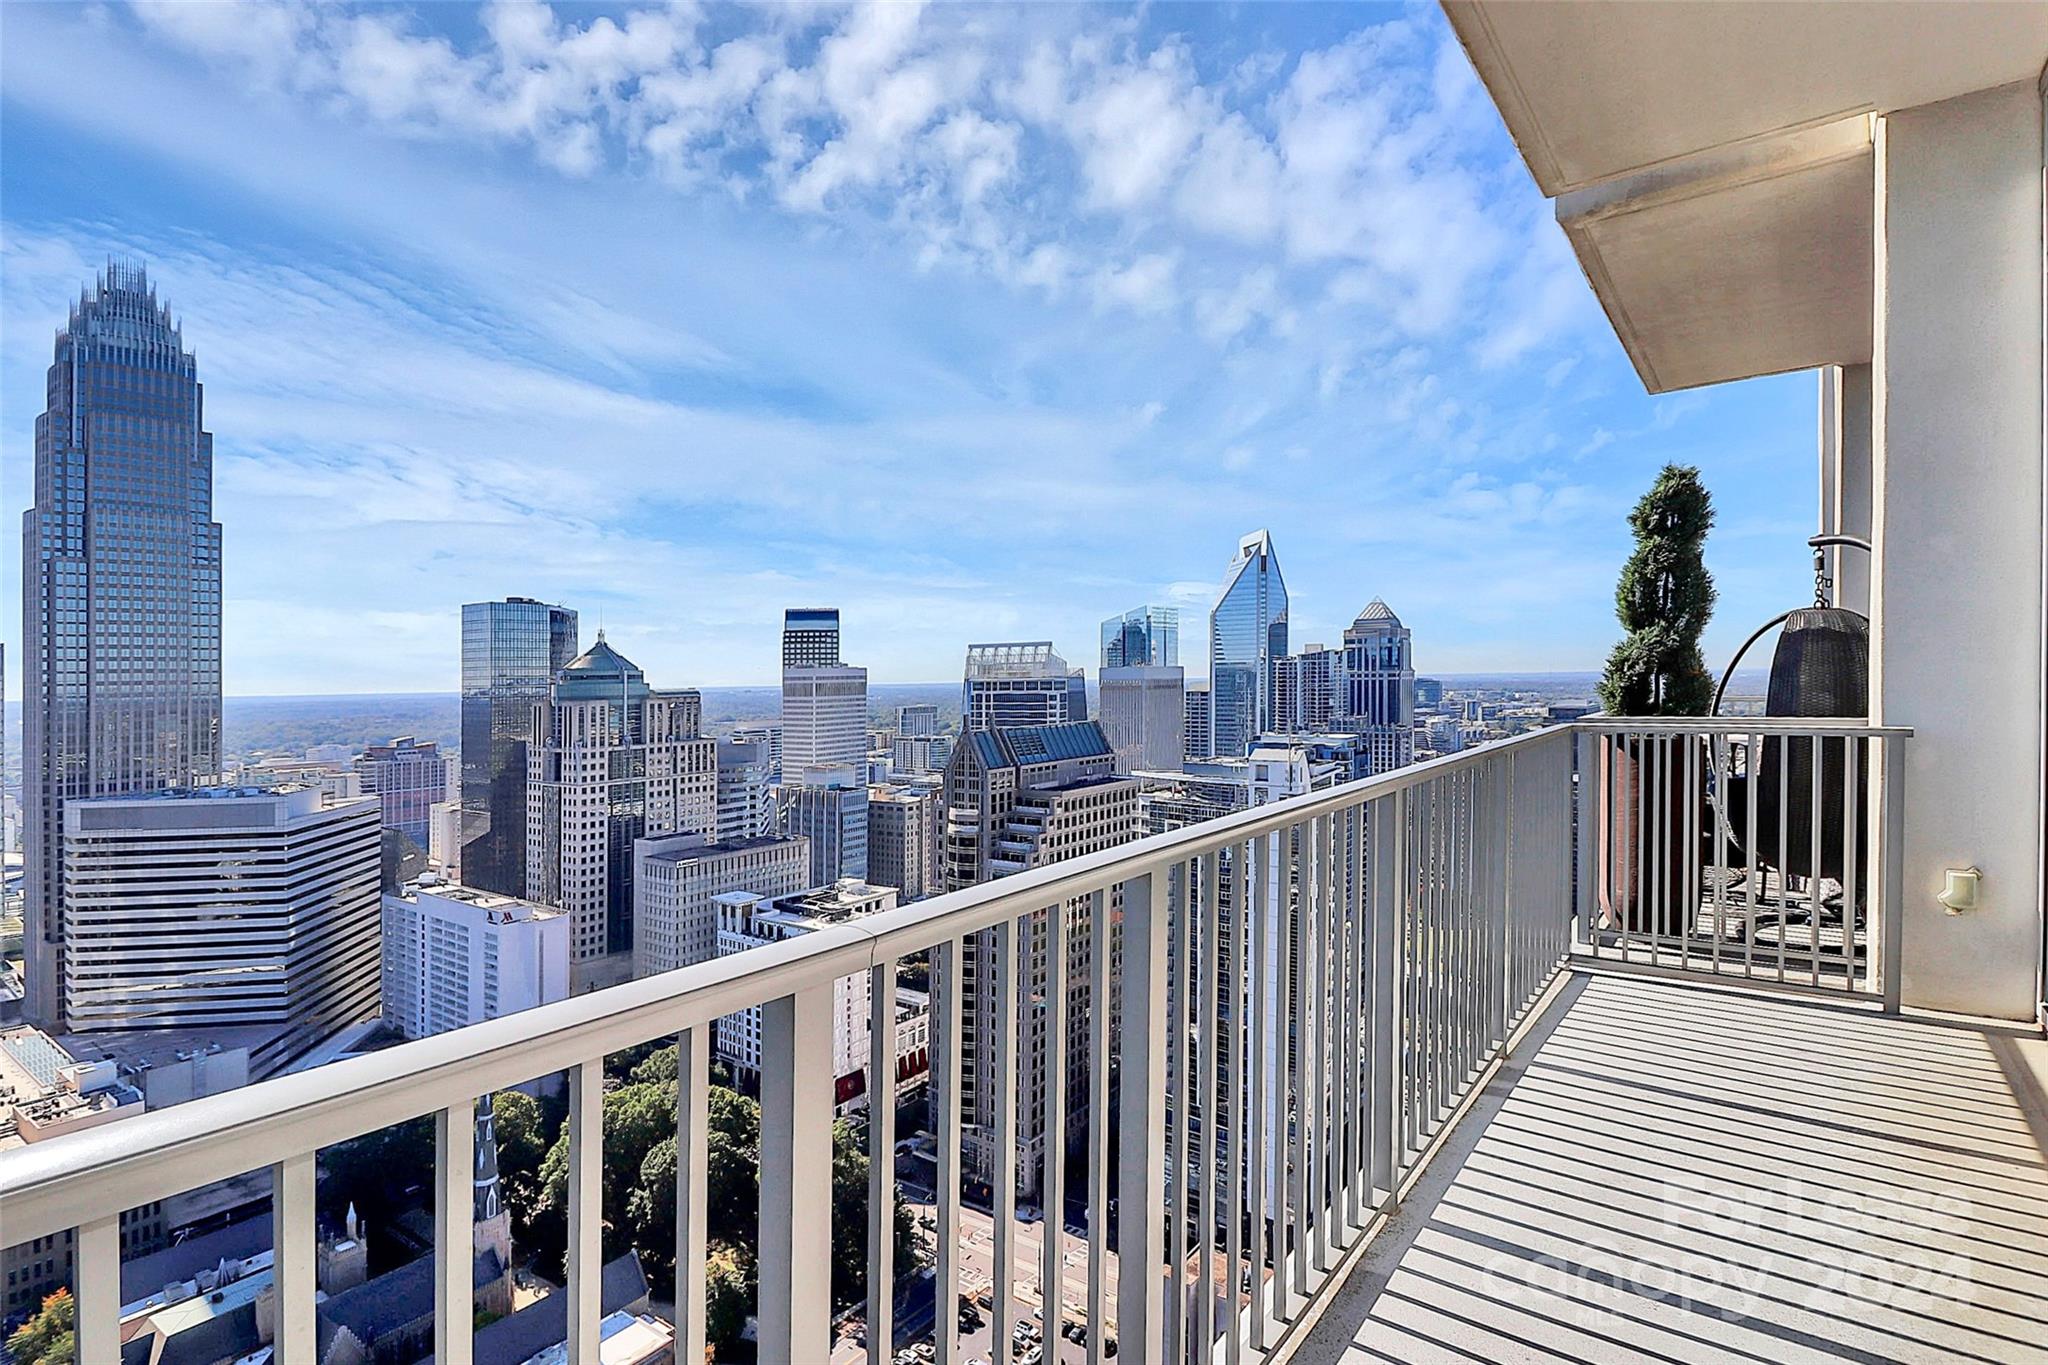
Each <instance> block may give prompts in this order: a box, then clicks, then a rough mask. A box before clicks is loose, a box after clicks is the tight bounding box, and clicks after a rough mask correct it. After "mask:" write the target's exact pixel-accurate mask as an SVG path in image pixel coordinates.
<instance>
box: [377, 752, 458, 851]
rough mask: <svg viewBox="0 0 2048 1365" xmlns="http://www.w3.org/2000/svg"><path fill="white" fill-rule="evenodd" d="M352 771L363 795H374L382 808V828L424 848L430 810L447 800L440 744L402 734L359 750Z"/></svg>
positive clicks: (428, 837)
mask: <svg viewBox="0 0 2048 1365" xmlns="http://www.w3.org/2000/svg"><path fill="white" fill-rule="evenodd" d="M355 770H356V779H357V780H358V781H359V782H361V783H362V788H363V794H364V795H365V796H374V797H376V798H377V801H378V803H379V805H381V806H382V807H383V811H384V815H383V818H384V828H386V829H395V830H397V831H398V832H399V833H401V834H403V835H404V836H405V837H406V838H408V839H410V840H412V841H413V842H414V843H415V844H418V845H419V846H420V847H421V848H425V847H427V845H428V843H429V841H430V836H429V830H428V828H427V826H428V822H429V820H430V819H431V818H432V815H433V809H434V807H435V806H436V805H437V804H439V803H440V802H442V801H445V800H447V799H448V763H447V760H446V758H445V757H444V756H443V755H442V753H441V746H440V745H438V744H436V743H434V741H433V740H431V739H415V738H414V737H413V736H411V735H402V736H400V737H399V738H397V739H394V740H392V741H391V742H390V743H389V744H372V745H371V746H369V748H367V749H365V750H363V752H362V755H361V756H360V757H359V758H357V759H356V762H355Z"/></svg>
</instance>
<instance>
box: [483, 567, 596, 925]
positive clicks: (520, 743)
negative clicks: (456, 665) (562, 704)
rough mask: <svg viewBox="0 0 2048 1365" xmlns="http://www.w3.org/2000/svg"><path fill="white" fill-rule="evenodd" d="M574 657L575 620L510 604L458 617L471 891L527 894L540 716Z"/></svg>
mask: <svg viewBox="0 0 2048 1365" xmlns="http://www.w3.org/2000/svg"><path fill="white" fill-rule="evenodd" d="M577 652H578V645H577V633H576V613H575V612H573V611H571V610H569V609H568V608H567V607H557V606H552V605H550V604H548V603H546V602H536V601H534V600H533V599H532V598H530V597H508V598H506V599H505V600H504V601H502V602H471V603H469V604H468V605H466V606H464V607H463V609H462V811H463V817H462V823H463V830H462V854H461V857H460V858H459V859H458V860H457V861H458V862H459V864H460V865H461V868H462V876H463V880H464V881H465V883H467V884H468V885H470V886H475V887H480V888H482V889H484V890H486V891H496V892H499V893H500V894H502V895H507V896H523V895H525V894H526V765H527V752H528V746H529V745H530V744H531V743H532V741H533V717H534V708H535V707H536V706H538V705H539V704H540V703H541V702H543V701H546V700H547V695H548V687H549V686H550V685H551V684H552V683H553V682H554V680H555V675H556V674H557V673H560V672H561V671H562V670H563V669H564V668H566V667H568V665H569V661H570V660H571V659H574V658H575V657H576V655H577Z"/></svg>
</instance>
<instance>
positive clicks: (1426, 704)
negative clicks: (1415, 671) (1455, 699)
mask: <svg viewBox="0 0 2048 1365" xmlns="http://www.w3.org/2000/svg"><path fill="white" fill-rule="evenodd" d="M1443 704H1444V685H1443V682H1442V680H1441V679H1438V678H1417V679H1416V680H1415V709H1416V710H1418V711H1434V710H1436V709H1437V708H1438V707H1439V706H1442V705H1443Z"/></svg>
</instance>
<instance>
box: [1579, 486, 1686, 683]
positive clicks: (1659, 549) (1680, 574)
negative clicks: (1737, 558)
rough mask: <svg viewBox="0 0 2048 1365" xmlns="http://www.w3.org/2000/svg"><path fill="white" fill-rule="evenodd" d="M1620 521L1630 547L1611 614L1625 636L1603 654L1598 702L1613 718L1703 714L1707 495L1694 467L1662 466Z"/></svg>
mask: <svg viewBox="0 0 2048 1365" xmlns="http://www.w3.org/2000/svg"><path fill="white" fill-rule="evenodd" d="M1628 524H1629V526H1630V528H1631V529H1633V530H1634V531H1635V533H1636V548H1635V553H1634V554H1632V555H1630V556H1629V557H1628V563H1626V564H1624V565H1622V569H1621V582H1620V583H1619V584H1618V585H1617V586H1616V588H1615V590H1614V614H1615V615H1616V616H1617V617H1618V618H1619V619H1620V621H1621V625H1622V628H1623V629H1624V630H1626V631H1627V632H1628V637H1627V638H1626V639H1624V640H1622V641H1621V643H1619V644H1617V645H1616V646H1615V647H1614V652H1613V653H1612V654H1610V655H1608V657H1607V671H1606V673H1605V674H1604V675H1603V676H1602V677H1601V679H1600V703H1601V705H1602V706H1604V707H1606V709H1607V712H1608V714H1609V715H1616V716H1704V715H1705V714H1707V710H1708V708H1709V707H1710V706H1711V705H1712V704H1713V697H1714V683H1713V679H1712V678H1711V677H1709V676H1708V674H1707V663H1706V659H1705V657H1704V656H1703V655H1702V654H1701V653H1700V635H1701V633H1702V632H1703V631H1705V630H1706V628H1707V618H1708V617H1710V616H1712V615H1713V612H1714V580H1713V578H1712V576H1711V575H1709V574H1708V573H1707V565H1706V560H1705V558H1704V557H1703V554H1702V551H1703V550H1704V549H1705V546H1706V543H1707V532H1708V531H1709V530H1711V529H1712V527H1713V525H1714V501H1713V499H1712V498H1711V497H1710V496H1709V495H1708V493H1707V489H1706V485H1704V484H1702V483H1701V482H1700V472H1699V470H1697V469H1695V468H1693V467H1691V466H1690V465H1675V464H1673V465H1666V466H1664V472H1663V473H1661V474H1659V475H1658V476H1657V482H1656V483H1654V484H1652V485H1650V491H1649V492H1647V493H1645V494H1643V500H1642V501H1641V502H1639V503H1637V504H1636V506H1635V510H1634V511H1633V512H1630V513H1629V515H1628Z"/></svg>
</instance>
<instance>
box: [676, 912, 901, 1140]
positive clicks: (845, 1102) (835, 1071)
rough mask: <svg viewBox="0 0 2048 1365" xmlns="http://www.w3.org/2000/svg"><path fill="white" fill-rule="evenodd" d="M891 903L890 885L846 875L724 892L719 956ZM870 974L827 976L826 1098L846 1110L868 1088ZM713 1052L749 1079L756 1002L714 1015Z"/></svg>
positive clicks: (757, 1048) (753, 1069)
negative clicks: (829, 1082) (771, 891)
mask: <svg viewBox="0 0 2048 1365" xmlns="http://www.w3.org/2000/svg"><path fill="white" fill-rule="evenodd" d="M895 908H896V889H895V888H894V887H888V886H870V885H868V884H867V883H866V882H863V881H860V880H858V879H857V878H847V879H846V880H844V881H839V882H834V883H833V884H832V885H830V886H816V887H811V888H809V889H808V890H803V891H797V892H793V893H791V894H788V895H779V896H767V895H759V894H754V893H750V892H738V891H735V892H729V893H727V894H725V895H722V896H718V897H716V898H715V910H716V914H717V916H718V955H719V956H720V957H726V956H729V955H731V954H733V953H743V952H746V951H748V950H749V949H752V948H759V947H763V946H765V945H767V944H770V943H782V942H784V941H786V940H789V939H793V938H802V937H803V936H804V935H805V934H813V933H816V932H817V931H818V930H820V929H824V928H828V927H829V926H831V925H834V924H844V923H846V922H847V921H848V920H853V919H859V918H860V917H862V916H864V915H874V914H879V913H881V912H882V911H884V910H893V909H895ZM870 999H871V994H870V986H869V981H868V974H867V973H866V972H854V973H853V974H851V975H849V976H842V977H840V978H839V979H838V980H836V981H834V982H833V983H832V1079H833V1087H832V1099H833V1104H834V1107H836V1108H840V1109H845V1108H847V1107H849V1106H850V1105H851V1103H852V1101H854V1100H857V1099H859V1098H860V1097H861V1096H862V1095H863V1094H865V1093H866V1091H867V1088H868V1087H867V1084H866V1076H867V1067H868V1027H869V1019H868V1006H869V1002H870ZM717 1038H718V1055H719V1056H720V1057H721V1058H723V1059H724V1060H725V1062H726V1063H727V1064H728V1065H729V1066H731V1067H732V1069H733V1071H734V1073H735V1074H736V1075H737V1076H739V1077H740V1078H742V1079H743V1080H745V1081H747V1082H749V1083H756V1082H758V1081H759V1080H760V1077H761V1007H760V1006H759V1005H752V1006H749V1007H748V1008H746V1009H742V1010H735V1011H734V1012H733V1013H731V1014H728V1015H724V1016H722V1017H720V1019H719V1020H718V1030H717Z"/></svg>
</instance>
